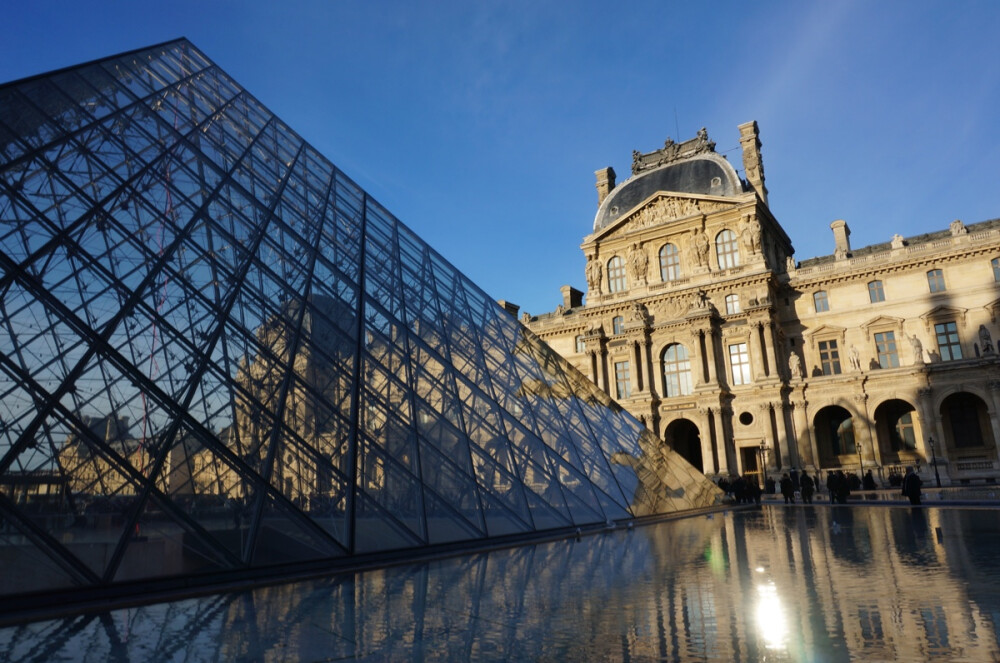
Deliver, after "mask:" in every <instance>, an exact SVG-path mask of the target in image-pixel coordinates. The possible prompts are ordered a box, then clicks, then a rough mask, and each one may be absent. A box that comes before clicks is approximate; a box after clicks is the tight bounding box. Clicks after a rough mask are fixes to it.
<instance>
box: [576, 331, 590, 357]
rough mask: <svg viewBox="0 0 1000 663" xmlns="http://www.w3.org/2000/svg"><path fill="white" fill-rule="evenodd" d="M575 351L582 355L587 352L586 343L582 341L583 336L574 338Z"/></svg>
mask: <svg viewBox="0 0 1000 663" xmlns="http://www.w3.org/2000/svg"><path fill="white" fill-rule="evenodd" d="M576 351H577V353H579V354H583V353H584V352H586V351H587V342H586V341H585V340H583V335H582V334H581V335H580V336H577V337H576Z"/></svg>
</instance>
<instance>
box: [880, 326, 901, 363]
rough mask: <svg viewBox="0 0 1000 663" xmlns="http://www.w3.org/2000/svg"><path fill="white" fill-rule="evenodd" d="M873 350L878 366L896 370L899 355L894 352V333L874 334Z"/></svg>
mask: <svg viewBox="0 0 1000 663" xmlns="http://www.w3.org/2000/svg"><path fill="white" fill-rule="evenodd" d="M875 349H876V351H877V352H878V365H879V366H881V367H882V368H898V367H899V353H898V352H896V333H895V332H891V331H890V332H882V333H880V334H875Z"/></svg>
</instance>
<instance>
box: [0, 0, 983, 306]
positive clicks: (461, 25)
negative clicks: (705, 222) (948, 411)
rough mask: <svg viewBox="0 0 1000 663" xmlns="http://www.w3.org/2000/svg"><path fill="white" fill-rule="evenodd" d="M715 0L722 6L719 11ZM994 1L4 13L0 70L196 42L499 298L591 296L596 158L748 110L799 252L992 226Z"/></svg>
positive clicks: (308, 5) (17, 6) (258, 6)
mask: <svg viewBox="0 0 1000 663" xmlns="http://www.w3.org/2000/svg"><path fill="white" fill-rule="evenodd" d="M709 7H710V9H709ZM998 35H1000V2H994V1H992V0H990V1H975V0H964V1H963V2H957V3H950V2H948V3H946V2H925V1H922V0H908V1H906V2H903V1H889V0H883V1H880V2H856V1H852V0H838V1H836V2H831V1H826V2H815V3H813V2H778V1H775V2H758V3H748V2H728V1H725V0H717V1H716V2H713V3H711V4H708V3H697V4H696V3H678V2H667V1H666V0H662V1H657V2H629V3H623V4H622V8H620V9H614V8H613V5H612V4H611V3H608V2H596V1H593V2H591V1H580V2H569V1H559V2H556V1H549V0H508V1H504V2H500V1H497V2H475V1H469V0H457V1H448V0H442V1H439V2H424V3H418V2H413V1H412V0H410V1H406V0H402V1H394V0H393V1H390V0H386V1H384V2H379V1H366V2H348V1H343V0H336V1H335V0H331V1H329V2H319V1H316V2H292V1H288V2H271V1H268V2H264V1H250V0H247V1H244V2H237V1H235V0H226V1H214V2H213V1H211V0H202V1H201V2H187V1H182V0H171V1H169V2H162V1H161V2H156V3H152V2H144V1H140V0H135V1H132V2H125V1H118V2H104V3H101V2H54V1H48V2H46V1H41V0H39V1H36V2H27V1H23V2H12V3H11V4H10V5H9V6H8V7H7V8H6V11H5V21H4V22H3V23H2V24H0V81H8V80H13V79H16V78H21V77H24V76H29V75H32V74H36V73H41V72H45V71H48V70H51V69H55V68H59V67H64V66H68V65H72V64H75V63H78V62H82V61H86V60H91V59H95V58H100V57H104V56H107V55H111V54H114V53H118V52H121V51H125V50H130V49H133V48H138V47H141V46H145V45H149V44H153V43H157V42H161V41H166V40H169V39H173V38H175V37H180V36H185V37H188V38H189V39H190V40H191V41H193V42H194V43H195V45H197V46H198V47H199V48H201V49H202V50H203V51H205V53H206V54H207V55H208V56H209V57H210V58H212V59H213V60H214V61H215V62H217V63H218V64H219V65H220V66H222V67H223V68H224V69H225V70H226V71H228V72H229V73H230V74H231V75H232V76H233V77H234V78H236V80H238V81H239V82H240V83H241V84H242V85H243V86H244V87H246V88H247V89H248V90H250V91H251V92H252V93H253V94H255V95H256V96H257V97H258V98H259V99H260V100H261V101H262V102H263V103H264V104H265V105H267V106H268V107H269V108H270V109H271V110H272V111H274V112H275V113H277V114H278V115H279V116H281V117H282V118H283V119H284V120H285V121H286V122H287V123H288V124H289V125H290V126H292V127H293V128H294V129H295V130H296V131H298V132H299V133H300V134H301V135H302V136H303V137H304V138H305V139H306V140H308V141H309V142H311V143H312V144H313V145H315V146H316V147H317V148H318V149H319V150H320V151H321V152H323V153H324V154H325V155H326V156H327V157H329V158H330V159H331V160H332V161H333V162H334V163H336V164H337V165H338V166H339V167H340V168H341V169H342V170H344V171H345V172H346V173H347V174H348V175H349V176H350V177H352V178H354V179H355V180H356V181H357V182H358V183H359V184H360V185H361V186H362V187H364V188H365V189H366V190H367V191H368V192H369V193H370V194H372V195H373V196H374V197H375V198H376V199H378V200H379V201H380V202H381V203H382V204H384V205H385V206H386V207H387V208H388V209H389V210H390V211H392V212H393V213H394V214H395V215H396V216H397V217H399V218H400V219H401V220H402V221H403V222H404V223H406V224H407V225H409V226H410V227H412V228H413V229H414V230H416V231H417V233H419V234H420V235H421V236H422V237H423V238H424V239H425V240H427V241H428V242H429V243H430V244H431V245H432V246H434V247H435V248H436V249H437V250H438V251H440V252H441V253H442V254H443V255H444V256H445V257H446V258H448V259H449V260H450V261H451V262H452V263H454V264H455V265H456V266H457V267H458V268H459V269H460V270H462V271H463V272H465V273H466V274H468V275H469V276H470V277H471V278H472V279H473V280H474V281H476V282H477V283H478V284H479V285H480V286H482V287H483V288H484V289H485V290H486V291H487V292H488V293H489V294H490V295H491V296H493V297H494V298H498V299H508V300H511V301H513V302H515V303H518V304H520V305H521V306H522V310H528V311H530V312H532V313H541V312H544V311H547V310H552V309H553V308H554V307H555V306H556V304H558V303H559V302H560V294H559V287H560V286H561V285H563V284H567V283H568V284H571V285H574V286H576V287H578V288H580V289H583V288H584V286H585V279H584V274H583V269H584V259H583V256H582V253H581V252H580V249H579V245H580V242H581V240H582V238H583V237H584V236H585V235H586V234H588V233H589V232H590V230H591V228H592V224H593V219H594V214H595V212H596V209H597V194H596V191H595V189H594V171H595V170H597V169H599V168H602V167H604V166H613V167H614V168H615V170H616V171H617V172H618V174H619V181H621V180H624V179H625V177H627V176H628V174H629V171H630V164H631V153H632V150H633V149H638V150H641V151H651V150H653V149H656V148H658V147H660V146H661V145H662V144H663V141H664V139H665V138H667V137H668V136H670V137H672V138H674V139H675V140H683V139H687V138H690V137H692V136H694V134H695V132H696V131H697V130H698V129H699V128H700V127H702V126H705V127H707V128H708V131H709V136H710V137H711V138H712V139H713V140H715V141H716V143H717V147H716V149H717V150H718V151H720V152H723V153H726V154H727V155H728V157H729V159H730V161H732V162H733V163H734V165H736V166H737V168H738V169H741V168H742V161H741V158H740V153H739V150H738V146H739V141H738V135H739V132H738V131H737V129H736V127H737V125H738V124H741V123H743V122H746V121H748V120H757V122H758V123H759V125H760V130H761V140H762V142H763V148H762V149H763V159H764V169H765V174H766V176H767V184H768V189H769V191H770V203H771V210H772V212H774V214H775V216H776V217H777V219H778V221H779V222H780V223H781V224H782V225H783V226H784V227H785V229H786V231H787V232H788V235H789V236H790V237H791V239H792V242H793V245H794V247H795V249H796V253H795V255H796V258H797V259H799V260H802V259H805V258H810V257H814V256H817V255H826V254H830V253H832V252H833V235H832V232H831V231H830V228H829V225H830V222H831V221H833V220H835V219H845V220H846V221H847V222H848V225H849V226H850V228H851V230H852V235H851V242H852V245H853V246H854V247H855V248H858V247H861V246H865V245H868V244H873V243H877V242H884V241H888V240H889V239H890V238H891V236H892V235H893V234H894V233H900V234H902V235H906V236H909V235H914V234H918V233H922V232H929V231H933V230H942V229H944V228H946V227H947V226H948V224H949V223H950V222H951V221H952V220H953V219H956V218H959V219H962V220H963V221H965V222H966V223H974V222H977V221H983V220H986V219H991V218H997V217H1000V168H998V166H1000V38H998Z"/></svg>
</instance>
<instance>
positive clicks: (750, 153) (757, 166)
mask: <svg viewBox="0 0 1000 663" xmlns="http://www.w3.org/2000/svg"><path fill="white" fill-rule="evenodd" d="M738 129H739V130H740V146H742V147H743V172H744V175H746V178H747V183H748V184H749V185H750V186H752V187H753V189H754V191H756V192H757V196H758V197H759V198H760V199H761V202H763V203H764V204H765V205H767V187H766V186H765V185H764V162H763V161H762V160H761V156H760V132H759V131H758V130H757V120H751V121H750V122H746V123H744V124H741V125H740V126H739V127H738Z"/></svg>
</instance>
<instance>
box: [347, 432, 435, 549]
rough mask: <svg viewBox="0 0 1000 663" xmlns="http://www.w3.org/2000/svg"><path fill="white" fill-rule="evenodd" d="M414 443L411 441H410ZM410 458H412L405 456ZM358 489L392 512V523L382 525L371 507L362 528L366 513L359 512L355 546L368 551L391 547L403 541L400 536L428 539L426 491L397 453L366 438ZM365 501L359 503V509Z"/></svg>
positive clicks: (363, 442) (361, 452)
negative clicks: (398, 457)
mask: <svg viewBox="0 0 1000 663" xmlns="http://www.w3.org/2000/svg"><path fill="white" fill-rule="evenodd" d="M407 446H408V447H409V446H410V443H407ZM403 460H404V461H405V460H408V458H405V457H404V458H403ZM356 488H357V493H358V494H359V495H361V494H363V495H365V497H366V498H367V500H368V501H367V502H365V503H363V504H365V505H367V504H368V503H369V502H370V503H372V504H374V505H377V506H378V507H379V509H380V510H381V512H383V513H386V514H392V517H391V520H392V522H391V523H386V524H384V525H380V524H378V523H376V522H374V521H373V520H372V516H374V515H376V514H374V513H372V512H371V510H369V512H368V513H366V514H364V516H365V517H366V519H367V520H366V522H365V523H364V526H365V528H366V529H365V530H364V531H362V522H361V521H362V514H359V513H357V512H355V521H356V523H355V537H356V538H355V548H356V549H362V548H363V549H364V550H368V551H374V550H388V549H391V548H395V547H397V546H398V545H399V539H400V537H405V538H408V539H410V540H412V541H417V542H425V541H426V534H425V531H426V521H425V518H424V517H425V513H424V504H423V501H424V499H423V491H422V490H421V486H420V482H419V481H417V478H416V477H415V476H414V475H413V474H412V473H411V472H410V471H408V470H407V469H405V466H404V465H402V464H401V463H400V462H399V461H398V460H397V459H396V455H395V454H389V453H387V452H386V451H385V450H384V449H383V448H382V446H381V445H376V444H374V443H373V442H371V441H370V440H368V439H367V436H365V437H364V438H362V443H361V445H360V447H359V449H358V469H357V481H356ZM358 506H361V504H358V503H357V502H356V503H355V509H357V508H358Z"/></svg>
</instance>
